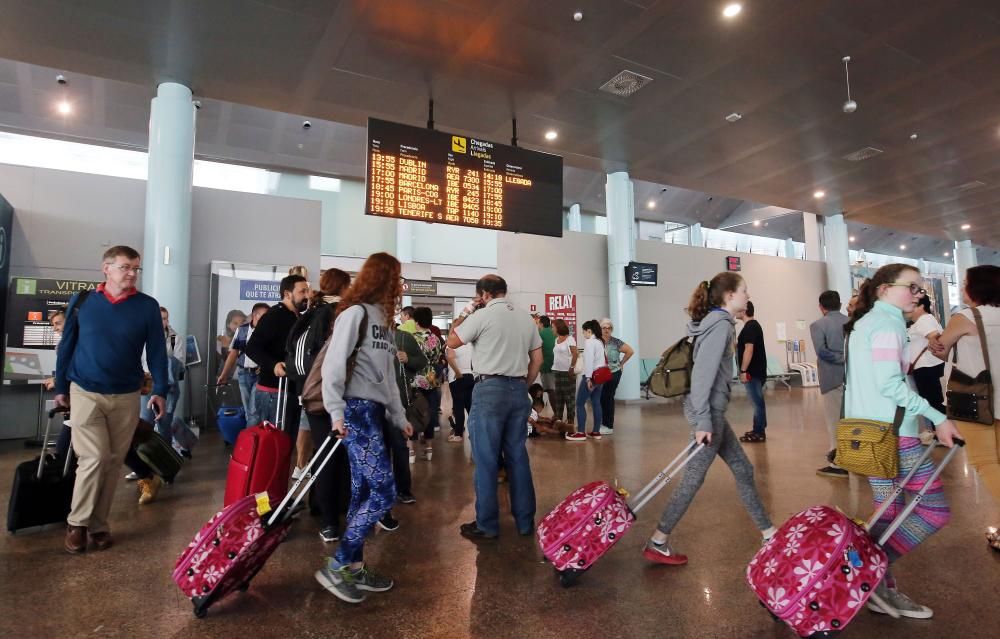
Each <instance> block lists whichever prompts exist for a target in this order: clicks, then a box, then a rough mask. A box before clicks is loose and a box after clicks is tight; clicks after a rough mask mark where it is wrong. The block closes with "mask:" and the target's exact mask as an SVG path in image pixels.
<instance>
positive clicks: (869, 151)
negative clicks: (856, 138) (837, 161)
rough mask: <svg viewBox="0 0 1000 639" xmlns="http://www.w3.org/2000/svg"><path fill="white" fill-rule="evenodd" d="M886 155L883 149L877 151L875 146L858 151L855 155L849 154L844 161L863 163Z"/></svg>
mask: <svg viewBox="0 0 1000 639" xmlns="http://www.w3.org/2000/svg"><path fill="white" fill-rule="evenodd" d="M883 153H885V151H883V150H882V149H876V148H875V147H873V146H866V147H865V148H863V149H858V150H857V151H855V152H854V153H848V154H847V155H845V156H844V159H845V160H847V161H848V162H861V161H863V160H867V159H869V158H873V157H875V156H876V155H882V154H883Z"/></svg>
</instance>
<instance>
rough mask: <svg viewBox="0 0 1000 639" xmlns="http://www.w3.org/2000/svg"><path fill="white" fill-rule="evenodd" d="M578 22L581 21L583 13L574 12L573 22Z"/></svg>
mask: <svg viewBox="0 0 1000 639" xmlns="http://www.w3.org/2000/svg"><path fill="white" fill-rule="evenodd" d="M580 20H583V11H574V12H573V22H579V21H580Z"/></svg>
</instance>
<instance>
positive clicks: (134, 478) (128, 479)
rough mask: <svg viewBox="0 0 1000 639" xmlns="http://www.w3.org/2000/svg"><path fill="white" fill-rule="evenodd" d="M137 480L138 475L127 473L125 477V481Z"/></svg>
mask: <svg viewBox="0 0 1000 639" xmlns="http://www.w3.org/2000/svg"><path fill="white" fill-rule="evenodd" d="M138 479H139V475H137V474H136V473H129V474H127V475H125V481H136V480H138Z"/></svg>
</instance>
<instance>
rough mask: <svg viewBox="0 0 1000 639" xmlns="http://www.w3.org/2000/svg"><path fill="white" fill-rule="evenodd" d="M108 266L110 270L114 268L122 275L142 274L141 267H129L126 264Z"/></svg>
mask: <svg viewBox="0 0 1000 639" xmlns="http://www.w3.org/2000/svg"><path fill="white" fill-rule="evenodd" d="M108 266H110V267H111V268H116V269H118V270H119V271H121V272H122V273H125V274H126V275H127V274H129V273H135V274H136V275H139V274H140V273H142V267H141V266H129V265H128V264H108Z"/></svg>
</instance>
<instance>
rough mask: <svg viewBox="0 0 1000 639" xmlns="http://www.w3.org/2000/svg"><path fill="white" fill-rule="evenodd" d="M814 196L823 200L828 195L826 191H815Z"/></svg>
mask: <svg viewBox="0 0 1000 639" xmlns="http://www.w3.org/2000/svg"><path fill="white" fill-rule="evenodd" d="M813 197H814V198H816V199H817V200H822V199H823V198H824V197H826V191H816V192H814V193H813Z"/></svg>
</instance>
